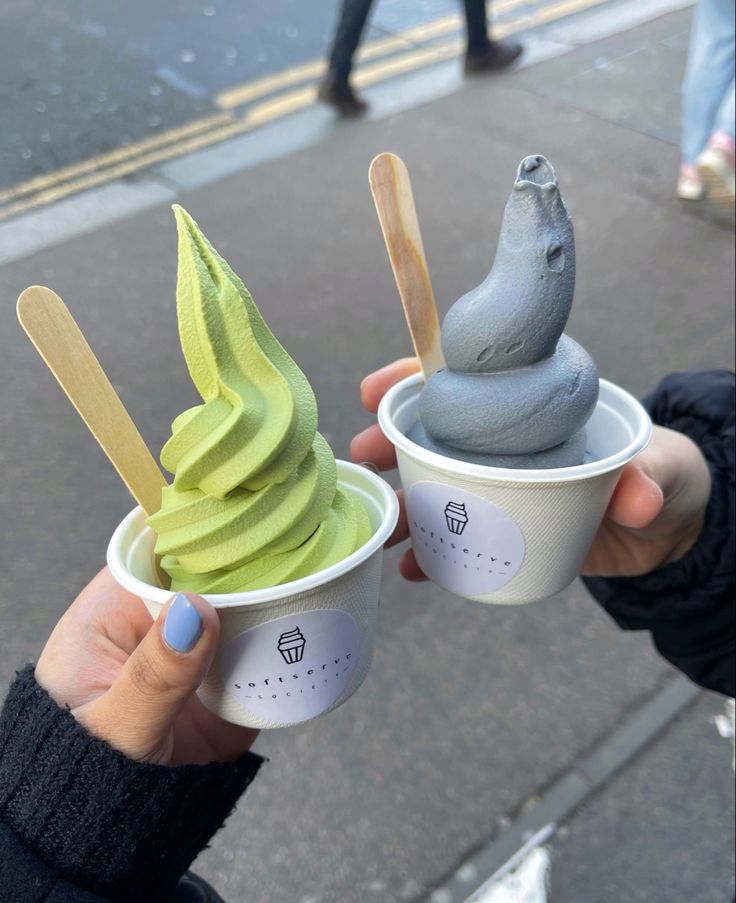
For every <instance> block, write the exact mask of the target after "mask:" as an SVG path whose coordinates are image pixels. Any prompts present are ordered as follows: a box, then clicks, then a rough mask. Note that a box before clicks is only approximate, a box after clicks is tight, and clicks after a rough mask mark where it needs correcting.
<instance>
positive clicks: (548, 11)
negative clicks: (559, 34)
mask: <svg viewBox="0 0 736 903" xmlns="http://www.w3.org/2000/svg"><path fill="white" fill-rule="evenodd" d="M605 2H606V0H563V2H561V3H553V4H552V5H550V6H544V7H542V9H540V10H539V14H538V15H537V21H539V22H550V21H552V20H553V19H562V18H563V16H571V15H572V14H573V13H577V12H580V11H582V10H584V9H592V8H593V7H594V6H600V5H601V4H602V3H605Z"/></svg>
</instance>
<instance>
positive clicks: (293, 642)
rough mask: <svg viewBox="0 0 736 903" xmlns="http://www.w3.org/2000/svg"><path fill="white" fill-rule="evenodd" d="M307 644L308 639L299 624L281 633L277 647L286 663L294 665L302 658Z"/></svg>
mask: <svg viewBox="0 0 736 903" xmlns="http://www.w3.org/2000/svg"><path fill="white" fill-rule="evenodd" d="M306 645H307V641H306V639H305V638H304V635H303V634H302V633H301V632H300V630H299V627H298V626H297V627H295V628H294V629H293V630H288V631H286V633H282V634H281V636H280V637H279V642H278V645H277V648H278V650H279V652H280V653H281V657H282V658H283V660H284V661H285V662H286V664H287V665H294V664H296V663H297V662H300V661H301V660H302V658H303V656H304V647H305V646H306Z"/></svg>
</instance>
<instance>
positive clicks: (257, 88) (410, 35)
mask: <svg viewBox="0 0 736 903" xmlns="http://www.w3.org/2000/svg"><path fill="white" fill-rule="evenodd" d="M528 2H529V0H501V2H498V3H494V6H493V9H494V13H495V14H496V15H503V14H506V13H511V12H513V11H514V10H515V9H516V8H518V7H526V8H528ZM605 2H607V0H559V2H556V3H550V4H547V5H544V6H541V7H537V8H535V9H534V10H532V11H531V12H529V11H526V12H522V13H521V14H520V15H518V16H516V17H513V18H509V19H506V20H504V21H502V22H500V23H499V24H498V25H497V26H495V27H494V29H493V34H494V37H497V38H503V37H507V36H509V35H512V34H516V33H517V32H519V31H522V30H524V29H528V28H533V27H535V26H538V25H542V24H544V23H546V22H551V21H554V20H555V19H560V18H563V17H564V16H568V15H571V14H572V13H575V12H580V11H582V10H585V9H590V8H591V7H594V6H598V5H600V4H601V3H605ZM462 27H463V20H462V18H461V17H460V16H459V15H452V16H445V17H443V18H441V19H436V20H434V21H433V22H429V23H427V24H425V25H418V26H416V27H414V28H410V29H407V30H406V31H404V32H402V33H401V34H399V35H395V36H391V37H386V38H380V39H378V40H376V41H372V42H370V43H368V44H366V45H365V46H364V47H363V48H362V50H361V51H360V53H359V55H358V65H357V68H356V70H355V73H354V76H353V83H354V84H355V85H356V86H357V87H361V88H363V87H366V86H368V85H373V84H377V83H379V82H382V81H386V80H388V79H390V78H394V77H396V76H398V75H403V74H405V73H408V72H412V71H415V70H418V69H422V68H424V67H426V66H431V65H435V64H436V63H440V62H443V61H445V60H449V59H452V58H454V57H456V56H458V55H459V54H460V53H462V50H463V47H464V41H463V40H462V39H461V38H460V37H459V36H458V32H459V31H460V30H461V29H462ZM448 35H453V37H452V38H450V39H449V40H443V38H445V37H447V36H448ZM422 44H425V46H418V45H422ZM383 57H388V58H387V59H383ZM376 59H378V60H379V62H371V61H372V60H376ZM324 69H325V64H324V62H323V61H322V60H313V61H311V62H308V63H304V64H301V65H299V66H293V67H292V68H290V69H287V70H285V71H283V72H279V73H276V74H274V75H267V76H264V77H263V78H260V79H256V80H254V81H251V82H247V83H246V84H244V85H239V86H236V87H233V88H229V89H228V90H226V91H223V92H221V93H220V94H218V95H217V96H216V98H215V104H216V105H217V107H218V108H219V109H220V111H221V112H219V113H216V114H214V115H211V116H206V117H204V118H202V119H196V120H193V121H192V122H189V123H187V124H186V125H182V126H179V127H177V128H174V129H169V130H167V131H165V132H162V133H161V134H159V135H156V136H154V137H152V138H146V139H145V140H142V141H138V142H135V143H133V144H130V145H128V146H127V147H120V148H117V149H115V150H112V151H108V152H106V153H104V154H97V155H95V156H93V157H89V158H87V159H86V160H82V161H80V162H79V163H74V164H71V165H70V166H65V167H63V168H61V169H57V170H54V171H53V172H50V173H46V174H45V175H42V176H37V177H36V178H33V179H29V180H28V181H26V182H21V183H20V184H18V185H15V186H13V187H12V188H8V189H5V190H0V220H4V219H8V218H10V217H12V216H16V215H18V214H20V213H25V212H27V211H29V210H32V209H34V208H36V207H41V206H44V205H46V204H51V203H53V202H55V201H59V200H61V199H62V198H65V197H69V196H70V195H72V194H77V193H78V192H80V191H85V190H86V189H89V188H94V187H96V186H98V185H102V184H105V183H106V182H110V181H112V180H114V179H119V178H121V177H123V176H127V175H130V174H131V173H133V172H138V171H140V170H142V169H147V168H149V167H151V166H154V165H155V164H157V163H161V162H163V161H165V160H170V159H171V158H172V157H178V156H181V155H182V154H186V153H189V152H191V151H195V150H199V149H200V148H203V147H207V146H209V145H211V144H216V143H218V142H220V141H224V140H226V139H227V138H232V137H234V136H236V135H240V134H243V133H245V132H250V131H252V130H253V129H255V128H258V127H259V126H263V125H266V124H267V123H269V122H273V121H275V120H278V119H281V118H283V117H284V116H288V115H289V114H291V113H295V112H297V111H299V110H303V109H305V108H307V107H309V106H311V105H312V104H313V103H314V102H315V101H316V99H317V88H316V84H317V82H318V81H319V79H320V78H321V77H322V75H323V73H324ZM262 98H267V99H265V100H263V99H262ZM240 107H245V112H244V113H243V114H242V115H240V116H238V115H236V112H235V111H236V110H237V109H238V108H240Z"/></svg>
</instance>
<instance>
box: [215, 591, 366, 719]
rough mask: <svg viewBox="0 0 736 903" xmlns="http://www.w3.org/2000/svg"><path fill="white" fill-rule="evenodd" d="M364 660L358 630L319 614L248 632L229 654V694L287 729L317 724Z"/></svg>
mask: <svg viewBox="0 0 736 903" xmlns="http://www.w3.org/2000/svg"><path fill="white" fill-rule="evenodd" d="M357 655H358V625H357V624H356V623H355V621H354V619H353V618H352V617H351V616H350V615H349V614H348V613H347V612H345V611H339V610H337V609H319V610H316V611H303V612H299V614H295V615H288V616H287V617H284V618H276V620H274V621H268V622H266V623H265V624H259V625H258V626H257V627H251V628H250V630H246V631H245V632H244V633H241V634H240V635H239V636H236V637H235V638H234V639H232V640H230V642H229V643H228V644H227V645H226V646H225V647H224V648H223V650H222V651H221V653H220V656H219V662H218V666H219V670H220V678H221V680H222V684H223V686H224V688H225V691H226V692H227V693H228V694H229V695H230V696H233V697H234V698H235V699H237V701H238V702H239V703H240V704H241V705H242V706H243V707H244V708H245V709H247V710H248V711H249V712H252V713H253V714H254V715H258V716H260V717H261V718H266V719H268V720H269V721H277V722H280V723H282V724H297V723H298V722H300V721H307V720H308V719H309V718H314V717H315V716H317V715H320V714H322V712H324V711H326V710H327V709H329V707H330V706H331V705H332V704H333V703H334V702H335V701H336V700H337V699H338V698H339V697H340V695H341V694H342V693H343V691H344V690H345V688H346V687H347V685H348V681H349V679H350V675H351V674H352V671H353V668H354V667H355V661H356V659H357Z"/></svg>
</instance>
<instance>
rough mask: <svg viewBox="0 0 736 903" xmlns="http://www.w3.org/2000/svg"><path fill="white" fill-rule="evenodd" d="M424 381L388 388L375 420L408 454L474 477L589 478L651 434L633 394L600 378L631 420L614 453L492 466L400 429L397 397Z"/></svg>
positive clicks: (619, 461) (417, 376)
mask: <svg viewBox="0 0 736 903" xmlns="http://www.w3.org/2000/svg"><path fill="white" fill-rule="evenodd" d="M423 382H424V377H423V376H422V374H421V373H413V374H412V375H411V376H407V377H405V378H404V379H402V380H401V381H400V382H398V383H396V384H395V385H394V386H392V387H391V388H390V389H389V390H388V392H387V393H386V394H385V395H384V396H383V398H382V399H381V402H380V404H379V406H378V423H379V426H380V427H381V430H382V431H383V433H384V435H385V436H386V438H387V439H388V440H389V441H390V442H391V443H392V445H394V446H395V447H396V448H399V449H401V451H403V452H404V453H405V454H406V455H408V456H409V457H410V458H412V459H414V460H419V461H421V462H422V463H425V464H427V465H429V466H433V467H435V468H438V469H441V470H445V471H452V472H453V473H455V474H458V475H460V476H463V477H468V478H470V479H474V480H482V481H484V482H488V481H491V480H492V481H497V482H498V481H503V482H513V483H569V482H574V481H577V480H585V479H589V478H590V477H595V476H600V475H601V474H604V473H609V472H610V471H612V470H617V469H618V468H621V467H623V465H624V464H626V463H627V462H628V461H630V460H631V459H632V458H633V457H635V455H637V454H639V452H640V451H642V449H644V448H645V447H646V446H647V444H648V443H649V440H650V439H651V435H652V421H651V419H650V417H649V415H648V414H647V412H646V411H645V410H644V408H643V407H642V405H641V404H640V403H639V402H638V401H637V400H636V398H634V396H633V395H630V394H629V393H628V392H627V391H626V390H625V389H622V388H621V387H620V386H617V385H616V384H615V383H612V382H609V380H606V379H600V381H599V382H600V387H601V389H602V390H603V393H604V394H605V395H607V396H609V397H610V398H611V399H615V400H616V401H618V402H619V404H620V405H621V406H622V407H625V408H628V410H629V411H630V413H631V418H632V420H633V423H634V436H633V438H632V439H631V441H630V442H629V443H627V445H625V446H624V447H623V448H621V449H619V450H618V451H617V452H615V453H614V454H612V455H608V456H607V457H605V458H600V459H599V460H597V461H589V462H587V463H585V464H575V465H573V466H572V467H550V468H529V469H514V468H511V467H492V466H491V465H488V464H471V463H470V462H467V461H458V460H456V459H454V458H448V457H446V456H445V455H440V454H437V453H436V452H433V451H430V450H429V449H427V448H424V447H423V446H421V445H417V443H416V442H412V440H411V439H409V438H408V437H407V436H406V435H405V434H404V433H402V432H401V430H399V429H398V427H397V426H396V424H395V423H394V413H395V407H396V405H397V404H398V401H399V400H402V401H403V400H404V398H403V397H402V396H403V395H404V393H408V391H409V390H411V389H414V388H416V389H418V388H419V386H420V385H421V384H422V383H423ZM601 401H603V399H601V398H600V396H599V399H598V402H597V404H600V403H601ZM604 403H605V402H604Z"/></svg>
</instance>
